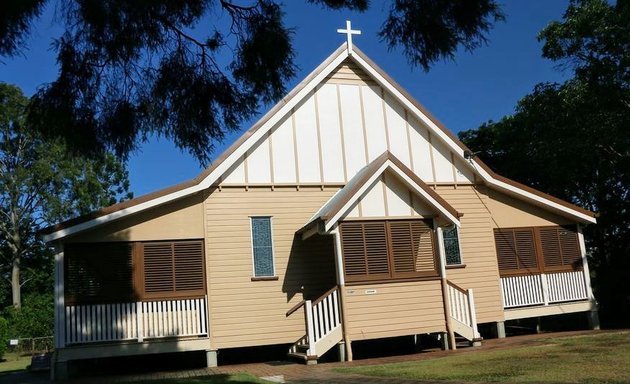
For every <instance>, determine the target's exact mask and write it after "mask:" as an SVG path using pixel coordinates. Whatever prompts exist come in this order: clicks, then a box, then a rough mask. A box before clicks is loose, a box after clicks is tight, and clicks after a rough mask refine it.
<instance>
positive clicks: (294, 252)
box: [204, 187, 337, 349]
mask: <svg viewBox="0 0 630 384" xmlns="http://www.w3.org/2000/svg"><path fill="white" fill-rule="evenodd" d="M336 191H337V188H323V189H322V188H320V187H301V188H300V189H299V190H298V189H297V188H296V187H276V188H274V190H271V188H270V187H250V188H244V187H223V188H221V189H220V190H219V189H214V190H213V191H212V193H211V194H209V196H208V197H207V199H206V200H205V204H204V206H205V212H206V234H207V235H206V266H207V273H206V276H207V279H208V281H207V287H208V302H209V303H208V304H209V313H210V337H211V344H212V347H213V348H219V349H220V348H234V347H245V346H255V345H268V344H280V343H293V342H295V341H296V340H297V339H298V338H299V337H301V336H303V335H304V332H305V328H304V316H303V310H302V309H300V310H298V311H297V312H295V313H293V314H292V315H291V316H288V317H287V316H286V312H287V311H288V310H289V309H291V307H293V306H294V305H295V304H297V303H299V302H300V301H301V300H302V299H304V298H306V299H308V298H310V299H315V298H317V297H319V296H320V295H321V294H323V293H324V292H326V291H327V290H328V289H330V288H332V287H333V286H334V285H335V284H336V279H335V276H336V275H335V264H334V248H333V243H332V236H314V237H313V238H311V239H308V240H306V241H305V242H302V240H301V237H300V236H299V235H296V234H295V232H296V230H297V229H299V228H300V227H301V226H302V225H304V223H306V222H307V221H308V219H309V218H310V217H311V215H312V214H313V212H315V211H317V209H319V207H320V206H321V205H322V204H324V202H326V200H328V199H329V198H330V197H331V196H332V195H333V194H334V193H335V192H336ZM251 216H271V218H272V219H271V220H272V237H273V254H274V264H275V275H276V277H277V279H276V280H268V281H252V277H253V262H252V248H251V246H252V241H251V229H250V217H251ZM254 280H255V279H254Z"/></svg>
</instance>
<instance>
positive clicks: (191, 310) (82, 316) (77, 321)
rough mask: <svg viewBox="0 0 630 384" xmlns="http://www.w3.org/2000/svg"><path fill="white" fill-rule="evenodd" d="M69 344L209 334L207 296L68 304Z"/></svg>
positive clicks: (66, 317)
mask: <svg viewBox="0 0 630 384" xmlns="http://www.w3.org/2000/svg"><path fill="white" fill-rule="evenodd" d="M65 327H66V329H65V335H66V345H67V344H81V343H93V342H107V341H124V340H138V341H142V340H143V339H145V338H162V337H182V336H203V335H207V334H208V321H207V311H206V299H205V298H198V299H179V300H160V301H145V302H136V303H115V304H91V305H68V306H66V308H65Z"/></svg>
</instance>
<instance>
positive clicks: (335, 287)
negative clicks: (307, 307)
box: [313, 285, 338, 306]
mask: <svg viewBox="0 0 630 384" xmlns="http://www.w3.org/2000/svg"><path fill="white" fill-rule="evenodd" d="M337 288H338V286H336V285H335V286H334V287H332V288H330V289H329V290H328V291H326V293H324V294H323V295H321V296H320V297H318V298H317V299H315V300H313V306H316V305H317V304H318V303H319V302H320V301H322V300H324V299H325V298H327V297H328V296H329V295H331V294H332V293H333V292H335V291H336V290H337Z"/></svg>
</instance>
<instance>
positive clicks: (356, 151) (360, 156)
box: [338, 84, 367, 178]
mask: <svg viewBox="0 0 630 384" xmlns="http://www.w3.org/2000/svg"><path fill="white" fill-rule="evenodd" d="M338 87H339V101H340V105H341V117H342V127H343V142H344V153H345V155H346V167H347V177H348V178H351V177H352V176H354V175H355V174H356V173H357V172H358V171H359V169H361V168H363V167H364V166H365V165H366V164H367V161H366V159H365V138H364V135H363V122H362V119H361V99H360V97H359V86H358V85H343V84H341V85H338Z"/></svg>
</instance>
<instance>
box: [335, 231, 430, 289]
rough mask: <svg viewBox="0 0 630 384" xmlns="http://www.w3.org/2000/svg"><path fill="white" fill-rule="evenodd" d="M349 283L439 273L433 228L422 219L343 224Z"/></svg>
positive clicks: (345, 267)
mask: <svg viewBox="0 0 630 384" xmlns="http://www.w3.org/2000/svg"><path fill="white" fill-rule="evenodd" d="M341 243H342V252H343V259H344V272H345V275H346V280H347V281H348V282H359V281H374V280H389V279H400V278H413V277H423V276H435V275H437V268H436V261H435V252H434V242H433V231H432V230H431V228H430V227H429V226H428V225H427V224H426V223H425V222H424V221H422V220H405V221H402V220H401V221H366V222H343V223H341Z"/></svg>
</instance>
